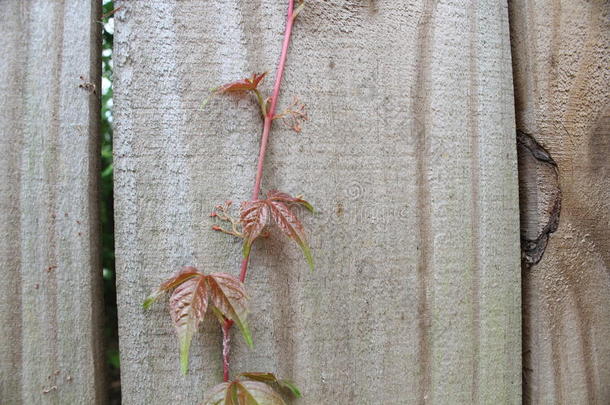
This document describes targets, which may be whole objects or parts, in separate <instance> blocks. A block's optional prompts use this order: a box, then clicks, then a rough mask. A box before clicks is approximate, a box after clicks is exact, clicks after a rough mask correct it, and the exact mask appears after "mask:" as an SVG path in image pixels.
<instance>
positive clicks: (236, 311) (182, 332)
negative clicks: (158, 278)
mask: <svg viewBox="0 0 610 405" xmlns="http://www.w3.org/2000/svg"><path fill="white" fill-rule="evenodd" d="M172 288H174V291H173V293H172V295H171V296H170V299H169V306H170V315H171V318H172V321H173V322H174V327H175V329H176V333H177V334H178V339H179V342H180V366H181V369H182V372H183V373H185V374H186V372H187V370H188V354H189V348H190V345H191V341H192V339H193V335H194V334H195V333H196V332H197V329H198V327H199V324H200V323H201V321H202V320H203V318H204V316H205V314H206V311H207V308H208V301H211V304H212V305H213V306H212V309H214V312H215V313H216V314H217V316H219V317H220V318H219V319H220V320H221V321H224V318H227V319H231V320H233V321H234V322H235V323H237V325H238V326H239V328H240V329H241V331H242V333H243V335H244V338H245V340H246V342H247V343H248V345H250V346H252V337H251V335H250V331H249V330H248V326H247V324H246V316H247V314H248V308H247V303H248V296H247V295H246V291H245V288H244V285H243V283H242V282H241V281H239V279H238V278H236V277H234V276H231V275H229V274H225V273H214V274H210V275H205V274H203V273H201V272H199V271H198V270H197V269H195V268H194V267H185V268H183V269H182V270H181V271H180V272H178V273H177V274H175V275H174V276H172V277H171V278H170V279H169V280H167V281H166V282H164V283H163V284H161V286H160V287H159V288H158V289H157V290H156V291H155V292H154V293H153V294H152V295H151V296H149V297H148V298H147V299H146V301H144V306H145V307H146V308H148V307H149V306H150V304H151V303H152V302H153V301H154V300H155V299H156V298H157V297H158V296H159V295H161V294H162V293H163V292H164V291H168V290H171V289H172ZM223 317H224V318H223Z"/></svg>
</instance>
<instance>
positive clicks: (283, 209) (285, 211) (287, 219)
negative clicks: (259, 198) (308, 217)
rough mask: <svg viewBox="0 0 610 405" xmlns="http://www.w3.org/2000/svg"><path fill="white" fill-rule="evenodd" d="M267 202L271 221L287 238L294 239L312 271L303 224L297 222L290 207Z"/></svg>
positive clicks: (275, 202)
mask: <svg viewBox="0 0 610 405" xmlns="http://www.w3.org/2000/svg"><path fill="white" fill-rule="evenodd" d="M267 201H268V205H269V210H270V212H271V216H272V217H273V220H274V221H275V223H276V224H277V226H278V227H279V228H280V229H281V230H282V232H284V233H285V234H286V235H287V236H288V237H289V238H292V239H294V241H295V242H296V243H297V245H299V247H300V248H301V250H302V251H303V254H304V255H305V260H307V263H308V264H309V268H310V269H311V270H313V268H314V265H313V257H312V255H311V250H310V249H309V244H308V243H307V239H306V238H305V229H304V228H303V224H301V221H299V219H298V218H297V216H296V215H295V214H294V213H293V212H292V210H291V209H290V207H288V205H287V204H286V203H284V202H283V201H277V200H271V199H267Z"/></svg>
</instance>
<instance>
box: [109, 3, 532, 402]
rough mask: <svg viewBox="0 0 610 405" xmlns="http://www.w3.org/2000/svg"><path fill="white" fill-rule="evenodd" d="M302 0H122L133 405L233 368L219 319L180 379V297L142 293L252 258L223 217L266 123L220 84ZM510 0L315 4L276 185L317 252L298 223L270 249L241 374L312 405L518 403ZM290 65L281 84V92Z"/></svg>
mask: <svg viewBox="0 0 610 405" xmlns="http://www.w3.org/2000/svg"><path fill="white" fill-rule="evenodd" d="M284 3H285V2H282V1H275V0H256V1H239V2H221V1H188V2H184V1H175V0H174V1H168V0H163V1H160V0H158V1H119V2H117V6H122V8H121V9H120V10H119V11H118V13H117V14H116V32H115V42H114V43H115V53H114V55H115V56H114V58H115V67H116V70H115V84H114V86H115V87H114V89H115V93H114V94H115V123H116V128H115V136H116V139H115V165H116V166H115V176H116V177H115V193H116V194H115V196H116V200H115V203H116V215H117V217H116V232H117V233H116V236H117V239H116V243H117V245H116V246H117V277H118V278H117V282H118V294H119V297H118V301H119V332H120V341H121V374H122V388H123V401H124V403H126V404H144V403H146V404H167V403H182V404H196V403H198V402H200V401H201V400H202V399H203V398H204V393H205V391H206V390H208V389H209V388H210V387H211V386H212V385H214V384H216V383H218V382H219V381H220V380H221V363H220V333H219V330H218V328H217V326H216V324H215V323H214V322H215V321H207V322H204V325H203V327H202V331H204V333H202V334H201V335H199V336H197V337H196V338H195V339H194V341H193V345H192V349H191V366H190V369H191V372H190V374H188V375H187V376H186V377H183V376H181V375H180V371H179V363H178V350H177V341H176V338H175V336H174V332H173V330H172V325H171V323H170V321H169V314H168V311H167V304H157V305H156V306H155V307H154V308H153V309H152V310H150V311H149V312H146V313H145V312H144V310H143V309H142V306H141V304H142V301H143V299H144V298H145V296H146V295H147V294H148V293H149V292H150V290H151V289H152V288H153V287H155V286H157V285H158V284H159V283H160V282H161V281H162V280H164V279H165V278H167V277H168V276H169V275H170V274H172V273H173V272H174V271H175V270H176V269H178V268H180V267H181V266H183V265H194V266H197V267H198V268H200V269H201V270H203V271H206V272H212V271H227V272H231V273H233V274H237V272H238V267H239V263H240V260H241V256H240V251H241V246H240V243H239V242H238V241H236V240H232V239H230V238H227V237H226V236H224V235H220V234H217V233H213V232H211V231H210V226H211V225H212V222H211V218H209V216H208V215H209V213H210V211H211V209H212V208H213V206H214V205H215V204H217V203H220V202H223V201H225V200H226V199H232V200H234V201H242V200H244V199H247V198H248V196H249V194H250V190H251V187H252V183H253V180H254V171H255V166H256V155H257V152H258V139H259V137H260V131H261V128H262V126H261V123H260V118H259V114H258V110H257V108H256V106H255V104H254V103H253V102H252V100H250V99H248V98H236V97H221V98H217V99H215V100H214V101H213V102H211V103H210V104H208V105H207V106H206V108H205V111H201V109H200V105H201V102H202V101H203V100H204V99H205V98H206V97H207V95H208V92H209V89H210V88H212V87H214V86H217V85H219V84H222V83H225V82H228V81H232V80H235V79H240V78H243V77H246V76H249V75H250V74H251V73H252V72H261V71H266V70H269V71H273V69H274V67H275V65H276V62H277V59H278V57H279V51H280V43H281V37H282V31H283V25H284V18H285V12H286V6H285V4H284ZM507 18H508V13H507V7H506V4H505V3H504V2H502V1H500V2H497V1H479V2H471V1H438V2H437V1H423V2H396V1H389V0H380V1H355V0H354V1H340V2H308V3H307V7H306V9H305V10H304V11H303V12H302V14H301V15H299V20H298V21H297V23H296V26H295V31H294V41H293V43H292V45H291V48H290V51H289V57H288V65H287V71H286V77H285V85H284V86H283V90H282V96H281V100H280V110H281V108H282V107H285V106H287V105H288V104H289V103H290V101H291V100H292V98H293V97H294V96H298V97H299V98H300V100H302V101H303V102H304V103H306V104H307V107H308V112H309V117H310V119H309V121H308V122H307V123H306V124H305V125H304V127H303V131H302V132H301V133H300V134H295V133H293V132H291V131H289V130H288V129H286V128H284V127H282V126H281V124H279V123H278V124H276V125H275V130H274V131H273V133H272V135H271V141H270V150H269V154H268V160H267V165H266V169H265V179H264V181H263V183H264V184H263V189H264V190H265V189H271V188H278V189H280V190H283V191H286V192H289V193H293V194H297V193H304V194H305V196H306V197H307V198H308V199H309V200H311V201H312V202H313V203H314V205H315V206H316V207H317V208H318V209H319V213H318V214H317V215H315V216H311V215H307V214H305V213H304V214H303V219H304V222H305V226H306V228H307V229H308V230H309V232H310V234H311V235H312V236H311V244H312V247H313V251H314V257H315V260H316V266H317V268H316V270H315V272H313V273H311V272H309V271H308V269H307V264H306V263H305V261H304V260H303V259H302V254H301V252H300V251H299V250H298V248H296V246H293V245H292V244H290V243H286V242H285V241H284V239H282V237H281V236H280V235H274V236H272V237H271V238H270V239H268V240H265V241H264V242H261V243H259V244H258V245H256V246H255V247H254V249H253V258H252V261H251V271H250V274H249V276H248V280H247V287H248V289H249V290H250V292H251V295H252V297H253V300H252V301H253V312H252V315H251V318H250V321H249V322H250V325H251V328H252V332H253V337H254V343H255V349H254V350H247V349H246V347H245V344H244V342H243V340H242V339H241V338H240V337H238V336H236V337H235V342H236V343H235V347H234V350H233V353H232V359H233V360H232V371H233V373H234V374H235V373H238V372H241V371H271V372H275V373H277V374H278V375H280V376H283V377H288V378H292V379H294V380H295V381H296V382H297V383H298V385H299V386H300V387H301V388H302V391H303V393H304V397H303V399H302V400H299V401H295V403H300V404H354V403H360V404H377V403H383V404H405V403H409V404H411V403H413V404H415V403H418V404H419V403H437V404H444V403H446V404H472V403H503V404H507V403H510V404H518V403H520V402H521V317H520V266H519V236H518V234H519V223H518V189H517V158H516V151H515V138H514V131H515V128H514V110H513V90H512V72H511V59H510V44H509V28H508V20H507ZM271 82H272V80H269V79H268V80H267V82H265V84H264V86H263V88H264V89H265V91H269V89H270V87H271Z"/></svg>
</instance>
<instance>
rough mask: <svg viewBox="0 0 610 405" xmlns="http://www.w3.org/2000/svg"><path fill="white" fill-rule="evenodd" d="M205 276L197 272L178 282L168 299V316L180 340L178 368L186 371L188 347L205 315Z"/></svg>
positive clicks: (206, 295)
mask: <svg viewBox="0 0 610 405" xmlns="http://www.w3.org/2000/svg"><path fill="white" fill-rule="evenodd" d="M206 278H207V277H206V276H204V275H203V274H198V275H197V276H194V277H192V278H189V279H187V280H186V281H184V282H183V283H182V284H180V285H179V286H178V287H176V289H175V290H174V292H173V293H172V295H171V297H170V299H169V308H170V316H171V318H172V321H173V322H174V327H175V328H176V333H177V334H178V339H179V341H180V368H181V369H182V373H183V374H186V373H187V371H188V361H189V349H190V347H191V340H192V339H193V335H194V334H195V332H197V328H198V327H199V324H200V323H201V321H202V320H203V317H204V316H205V313H206V310H207V307H208V295H209V293H210V291H209V288H208V286H207V283H206Z"/></svg>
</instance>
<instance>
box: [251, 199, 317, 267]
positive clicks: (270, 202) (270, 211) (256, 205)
mask: <svg viewBox="0 0 610 405" xmlns="http://www.w3.org/2000/svg"><path fill="white" fill-rule="evenodd" d="M289 204H301V205H303V206H304V207H306V208H307V209H309V210H310V211H313V207H312V206H311V204H309V203H308V202H307V201H305V200H303V199H302V198H300V197H291V196H290V195H288V194H286V193H281V192H279V191H270V192H269V193H267V199H265V200H256V201H246V202H244V203H242V206H241V207H242V208H241V216H240V218H241V223H242V227H243V231H244V232H243V233H244V236H245V242H244V252H243V253H244V257H248V255H249V254H250V248H251V246H252V243H253V242H254V240H255V239H256V238H258V237H259V236H260V235H261V233H262V231H263V229H264V228H265V226H266V225H267V222H268V218H269V216H271V218H273V222H274V223H275V224H276V225H277V226H278V227H279V228H280V229H281V230H282V232H284V234H286V235H287V236H288V237H289V238H292V239H294V241H295V242H296V243H297V244H298V245H299V247H300V248H301V250H303V254H304V255H305V259H306V260H307V263H308V264H309V267H310V268H311V269H312V270H313V267H314V266H313V257H312V255H311V250H310V249H309V244H308V243H307V238H306V237H305V229H304V228H303V224H301V221H299V219H298V218H297V216H296V215H295V214H294V213H293V212H292V210H291V209H290V206H289Z"/></svg>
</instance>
